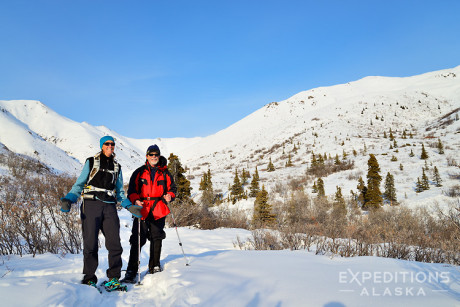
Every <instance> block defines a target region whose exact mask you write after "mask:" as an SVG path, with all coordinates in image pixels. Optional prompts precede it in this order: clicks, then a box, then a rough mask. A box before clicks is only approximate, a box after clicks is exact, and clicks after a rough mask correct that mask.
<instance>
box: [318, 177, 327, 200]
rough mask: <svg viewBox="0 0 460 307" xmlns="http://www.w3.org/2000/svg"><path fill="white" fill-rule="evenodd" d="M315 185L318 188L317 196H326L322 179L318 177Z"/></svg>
mask: <svg viewBox="0 0 460 307" xmlns="http://www.w3.org/2000/svg"><path fill="white" fill-rule="evenodd" d="M316 187H317V189H318V197H324V196H326V193H325V192H324V181H323V179H321V178H318V180H317V181H316Z"/></svg>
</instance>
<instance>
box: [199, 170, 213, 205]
mask: <svg viewBox="0 0 460 307" xmlns="http://www.w3.org/2000/svg"><path fill="white" fill-rule="evenodd" d="M211 177H212V176H211V170H210V169H208V172H207V173H203V177H202V178H201V182H200V190H201V191H203V194H202V196H201V203H202V204H203V205H204V206H207V207H208V206H211V205H213V204H214V190H213V188H212V181H211Z"/></svg>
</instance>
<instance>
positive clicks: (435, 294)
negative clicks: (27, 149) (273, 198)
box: [0, 210, 460, 307]
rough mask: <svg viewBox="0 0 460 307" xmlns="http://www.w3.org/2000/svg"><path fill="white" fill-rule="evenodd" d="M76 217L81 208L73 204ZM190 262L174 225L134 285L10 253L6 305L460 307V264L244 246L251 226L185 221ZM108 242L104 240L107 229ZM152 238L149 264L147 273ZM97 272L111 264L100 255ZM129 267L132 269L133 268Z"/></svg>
mask: <svg viewBox="0 0 460 307" xmlns="http://www.w3.org/2000/svg"><path fill="white" fill-rule="evenodd" d="M71 212H72V213H73V214H76V210H72V211H71ZM120 218H121V237H122V245H123V249H124V252H123V264H124V267H126V263H127V260H128V256H129V243H128V240H129V235H130V227H131V218H130V216H129V213H128V212H127V211H126V210H122V211H121V212H120ZM178 231H179V235H180V237H181V240H182V243H183V247H184V250H185V253H186V256H187V259H188V261H189V263H190V266H186V265H185V263H186V260H185V259H184V257H183V255H182V253H181V250H180V246H179V244H178V239H177V235H176V232H175V229H174V228H168V229H167V231H166V233H167V238H166V240H164V241H163V242H164V243H163V252H162V264H163V265H164V268H165V270H164V271H163V272H161V273H158V274H155V275H146V276H145V278H144V279H143V281H142V285H141V286H137V285H129V290H128V292H116V293H106V292H104V293H103V294H99V292H98V291H97V290H96V289H94V288H91V287H89V286H85V285H81V284H80V280H81V278H82V274H81V270H82V259H83V256H82V255H81V254H79V255H70V254H67V255H53V254H45V255H37V256H36V257H35V258H34V257H32V256H31V255H26V256H24V257H19V256H9V257H6V256H3V257H2V258H1V260H0V297H1V305H2V306H21V307H24V306H328V307H339V306H460V269H459V268H458V267H455V266H451V265H444V264H427V263H419V262H410V261H402V260H396V259H387V258H377V257H356V258H339V257H332V258H331V257H327V256H318V255H315V253H314V252H312V251H310V252H308V251H305V250H302V251H289V250H283V251H253V250H252V251H251V250H240V249H238V248H236V247H235V246H234V244H233V242H236V238H237V236H239V237H240V238H241V239H245V238H247V237H249V236H250V235H251V233H250V232H249V231H247V230H242V229H216V230H196V229H189V228H179V229H178ZM101 245H102V246H104V244H103V237H102V236H101ZM148 257H149V255H148V243H147V245H146V246H145V247H144V249H143V250H142V254H141V269H142V271H143V272H145V271H146V270H147V265H148V264H147V263H148ZM99 260H100V263H99V268H98V271H97V276H98V277H99V280H100V281H102V280H103V279H104V278H105V270H106V269H107V251H106V250H105V248H104V247H102V248H101V250H100V253H99ZM123 274H124V273H122V275H123Z"/></svg>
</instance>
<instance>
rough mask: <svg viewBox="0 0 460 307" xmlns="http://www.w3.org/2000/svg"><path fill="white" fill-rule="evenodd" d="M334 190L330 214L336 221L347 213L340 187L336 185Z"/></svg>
mask: <svg viewBox="0 0 460 307" xmlns="http://www.w3.org/2000/svg"><path fill="white" fill-rule="evenodd" d="M336 188H337V190H336V192H335V197H334V204H333V207H332V216H333V218H334V219H335V220H336V221H339V220H342V219H344V218H345V216H346V215H347V208H346V204H345V199H344V198H343V195H342V188H341V187H339V186H337V187H336Z"/></svg>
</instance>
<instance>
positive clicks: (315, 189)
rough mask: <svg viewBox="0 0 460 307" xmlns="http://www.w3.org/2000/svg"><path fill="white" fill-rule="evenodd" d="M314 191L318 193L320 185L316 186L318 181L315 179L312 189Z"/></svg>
mask: <svg viewBox="0 0 460 307" xmlns="http://www.w3.org/2000/svg"><path fill="white" fill-rule="evenodd" d="M311 192H312V193H318V187H317V186H316V181H313V187H312V189H311Z"/></svg>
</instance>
